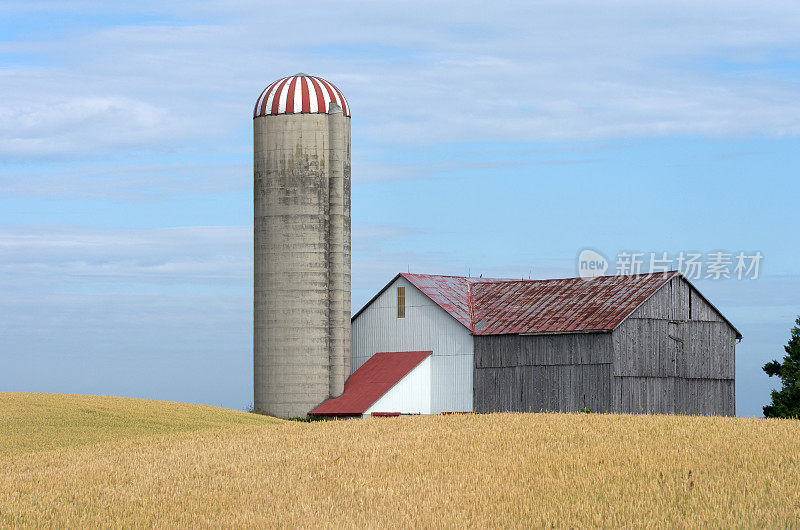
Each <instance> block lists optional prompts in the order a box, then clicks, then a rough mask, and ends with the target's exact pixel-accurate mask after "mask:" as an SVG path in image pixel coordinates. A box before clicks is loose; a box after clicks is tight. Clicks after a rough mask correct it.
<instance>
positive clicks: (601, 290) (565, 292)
mask: <svg viewBox="0 0 800 530" xmlns="http://www.w3.org/2000/svg"><path fill="white" fill-rule="evenodd" d="M676 274H678V273H677V272H674V271H673V272H667V273H655V274H638V275H628V276H600V277H597V278H593V279H592V280H591V281H587V280H583V279H581V278H565V279H557V280H503V279H494V278H465V277H459V276H434V275H428V274H402V276H403V277H404V278H405V279H407V280H408V281H409V282H411V283H412V284H413V285H414V286H415V287H417V288H418V289H419V290H420V291H422V292H423V293H425V294H426V295H427V296H428V297H429V298H430V299H431V300H433V301H434V302H436V304H438V305H439V306H440V307H442V309H444V310H445V311H447V312H448V313H450V314H451V315H452V316H453V317H454V318H455V319H456V320H458V321H459V322H461V323H462V324H463V325H464V326H466V327H467V328H468V329H469V330H470V331H471V332H472V333H473V334H475V335H501V334H506V333H566V332H573V331H610V330H612V329H614V328H615V327H616V326H618V325H619V324H620V323H621V322H622V321H623V320H624V319H625V317H627V316H628V315H629V314H631V313H632V312H633V310H634V309H636V308H637V307H638V306H639V305H640V304H641V303H642V302H644V301H645V300H647V298H649V297H650V296H651V295H652V294H653V293H655V292H656V291H657V290H658V289H659V288H660V287H661V286H662V285H664V284H665V283H666V282H667V281H668V280H669V279H670V278H672V277H673V276H675V275H676Z"/></svg>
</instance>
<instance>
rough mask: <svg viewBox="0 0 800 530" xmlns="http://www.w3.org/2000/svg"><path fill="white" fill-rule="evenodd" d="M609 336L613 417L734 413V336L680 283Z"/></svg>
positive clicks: (671, 285)
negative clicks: (611, 364) (631, 414)
mask: <svg viewBox="0 0 800 530" xmlns="http://www.w3.org/2000/svg"><path fill="white" fill-rule="evenodd" d="M612 335H613V342H614V390H613V396H614V402H613V409H614V411H615V412H655V413H675V414H718V415H734V414H735V410H736V409H735V403H734V395H735V394H734V392H735V384H734V344H735V340H736V333H735V331H734V330H733V328H731V326H730V325H728V323H727V322H725V320H724V319H723V318H722V316H721V315H720V314H719V313H718V312H717V311H716V310H715V309H714V308H713V307H712V306H711V305H710V304H708V303H707V302H706V301H705V300H704V299H703V298H702V297H701V296H700V294H699V293H698V292H697V291H696V290H695V289H694V288H693V287H692V286H691V285H690V284H689V283H688V282H687V281H686V280H684V279H683V278H681V277H676V278H673V279H672V280H670V281H669V282H668V283H667V284H666V285H664V287H662V288H661V289H659V290H658V291H657V292H656V293H655V294H654V295H653V296H652V297H650V299H649V300H647V301H646V302H645V303H644V304H642V305H641V306H640V307H639V308H637V309H636V311H634V312H633V313H632V314H631V315H630V316H629V317H628V318H627V319H626V320H625V322H623V323H622V324H621V325H620V326H618V327H617V329H615V330H614V332H613V334H612Z"/></svg>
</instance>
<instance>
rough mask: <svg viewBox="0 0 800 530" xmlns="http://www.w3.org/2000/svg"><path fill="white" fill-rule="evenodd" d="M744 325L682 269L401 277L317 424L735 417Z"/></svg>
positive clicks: (356, 346) (357, 333)
mask: <svg viewBox="0 0 800 530" xmlns="http://www.w3.org/2000/svg"><path fill="white" fill-rule="evenodd" d="M739 340H741V334H740V333H739V331H738V330H737V329H736V328H735V327H734V326H733V325H732V324H731V323H730V321H728V319H726V318H725V316H724V315H722V313H720V312H719V311H718V310H717V309H716V308H715V307H714V306H713V305H712V304H711V302H709V301H708V299H706V298H705V297H704V296H703V295H702V294H701V293H700V291H698V290H697V289H696V288H695V287H694V286H693V285H692V284H691V283H690V282H689V281H688V280H687V279H686V278H685V277H684V276H682V275H681V274H680V273H678V272H674V271H673V272H666V273H655V274H639V275H627V276H601V277H597V278H594V279H591V280H585V279H581V278H565V279H553V280H508V279H489V278H474V277H459V276H437V275H426V274H398V275H397V276H396V277H395V278H394V279H393V280H392V281H391V282H389V283H388V284H387V285H386V286H385V287H384V288H383V289H381V290H380V292H378V293H377V294H376V295H375V297H373V298H372V300H370V301H369V302H368V303H367V304H366V305H365V306H364V307H363V308H362V309H361V310H360V311H358V312H357V313H356V314H355V315H354V316H353V318H352V349H351V370H352V374H351V376H350V378H349V379H348V380H347V382H346V384H345V387H344V393H343V394H342V395H341V396H339V397H336V398H333V399H328V400H327V401H325V402H324V403H322V404H321V405H319V406H318V407H316V408H315V409H314V410H312V411H311V414H312V415H317V416H362V415H370V414H371V415H396V414H439V413H447V412H495V411H520V412H529V411H533V412H536V411H579V410H582V409H586V410H590V411H593V412H616V413H638V412H651V413H674V414H714V415H734V414H735V400H734V397H735V381H734V349H735V344H736V343H737V342H738V341H739Z"/></svg>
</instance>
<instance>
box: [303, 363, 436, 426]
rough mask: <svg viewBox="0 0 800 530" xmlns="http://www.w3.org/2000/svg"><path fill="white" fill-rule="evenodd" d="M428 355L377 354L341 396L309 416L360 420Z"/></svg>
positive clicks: (330, 400)
mask: <svg viewBox="0 0 800 530" xmlns="http://www.w3.org/2000/svg"><path fill="white" fill-rule="evenodd" d="M431 353H433V352H429V351H406V352H392V353H376V354H375V355H373V356H372V357H370V358H369V359H367V361H366V362H365V363H364V364H362V365H361V366H360V367H359V368H358V370H356V371H355V372H353V374H352V375H351V376H350V378H349V379H348V380H347V382H346V383H345V384H344V393H343V394H342V395H341V396H339V397H337V398H333V399H329V400H327V401H326V402H324V403H323V404H322V405H320V406H318V407H317V408H315V409H314V410H312V411H311V412H309V414H311V415H312V416H360V415H361V414H363V413H364V412H366V411H367V409H369V408H370V407H371V406H372V405H373V404H374V403H375V402H376V401H378V399H380V398H381V396H383V395H384V394H385V393H386V392H388V391H389V390H390V389H391V388H392V387H393V386H394V385H396V384H397V383H398V382H399V381H400V380H401V379H402V378H403V377H405V376H406V374H408V373H409V372H410V371H411V370H413V369H414V368H416V367H417V365H418V364H419V363H421V362H422V361H424V360H425V358H426V357H428V356H429V355H430V354H431Z"/></svg>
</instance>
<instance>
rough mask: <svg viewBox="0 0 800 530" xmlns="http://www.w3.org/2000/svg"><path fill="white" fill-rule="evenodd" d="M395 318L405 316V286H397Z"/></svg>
mask: <svg viewBox="0 0 800 530" xmlns="http://www.w3.org/2000/svg"><path fill="white" fill-rule="evenodd" d="M397 318H406V288H405V287H398V288H397Z"/></svg>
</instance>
